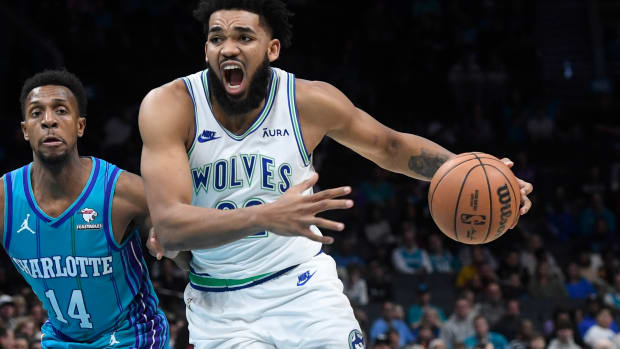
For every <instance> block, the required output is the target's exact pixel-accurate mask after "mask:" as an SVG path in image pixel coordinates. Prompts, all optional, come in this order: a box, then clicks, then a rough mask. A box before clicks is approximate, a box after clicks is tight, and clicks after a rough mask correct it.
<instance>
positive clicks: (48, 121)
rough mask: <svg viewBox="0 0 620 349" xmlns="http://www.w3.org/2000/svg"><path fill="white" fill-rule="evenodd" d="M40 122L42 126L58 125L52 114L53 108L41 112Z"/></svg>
mask: <svg viewBox="0 0 620 349" xmlns="http://www.w3.org/2000/svg"><path fill="white" fill-rule="evenodd" d="M41 124H42V126H43V127H56V126H58V120H56V116H55V115H54V111H53V110H46V111H45V113H44V114H43V118H41Z"/></svg>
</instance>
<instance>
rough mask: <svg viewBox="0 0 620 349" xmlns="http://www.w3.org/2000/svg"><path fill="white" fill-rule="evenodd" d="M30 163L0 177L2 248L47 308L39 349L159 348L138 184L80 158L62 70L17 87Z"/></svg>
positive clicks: (79, 120) (76, 92)
mask: <svg viewBox="0 0 620 349" xmlns="http://www.w3.org/2000/svg"><path fill="white" fill-rule="evenodd" d="M21 104H22V112H23V121H22V123H21V127H22V131H23V134H24V139H25V140H26V141H28V142H29V143H30V146H31V148H32V152H33V162H32V163H30V164H28V165H26V166H24V167H22V168H19V169H17V170H14V171H12V172H9V173H7V174H5V175H4V176H3V177H2V182H3V185H2V186H0V194H1V196H2V198H3V200H1V201H0V202H1V203H2V204H0V207H2V210H3V212H4V215H3V217H4V220H1V222H2V223H1V224H2V227H1V229H0V232H2V243H3V246H4V248H5V250H6V251H7V253H8V255H9V257H10V259H11V261H12V262H13V263H14V264H15V267H16V268H17V270H18V271H19V272H20V273H21V274H22V276H23V277H24V279H26V281H27V282H28V283H29V284H30V286H31V287H32V289H33V290H34V292H35V293H36V295H37V296H38V297H39V299H40V300H41V302H42V303H43V307H44V308H45V309H46V310H47V312H48V315H49V320H48V321H47V322H46V323H45V324H44V325H43V327H42V329H41V332H42V333H43V338H42V347H43V348H104V347H109V348H130V347H131V348H167V347H168V336H169V330H168V322H167V321H166V318H165V316H164V314H163V313H162V312H161V311H160V310H158V308H157V304H158V300H157V296H156V295H155V292H154V290H153V286H152V285H151V281H150V278H149V274H148V271H147V269H146V264H145V262H144V259H143V257H142V249H141V240H140V234H139V231H138V229H134V228H133V227H135V226H137V227H144V226H145V221H146V220H147V215H148V210H147V206H146V199H145V197H144V185H143V183H142V179H141V178H140V177H138V176H136V175H134V174H131V173H128V172H125V171H123V170H121V169H119V168H118V167H116V166H114V165H112V164H110V163H108V162H106V161H104V160H101V159H98V158H95V157H80V156H79V155H78V150H77V139H78V138H80V137H82V135H83V134H84V129H85V127H86V119H85V118H84V115H85V113H86V104H87V100H86V92H85V90H84V87H83V86H82V83H81V82H80V81H79V79H78V78H77V77H76V76H75V75H73V74H71V73H69V72H67V71H45V72H42V73H39V74H36V75H34V76H33V77H32V78H30V79H28V80H27V81H26V82H25V84H24V86H23V89H22V97H21Z"/></svg>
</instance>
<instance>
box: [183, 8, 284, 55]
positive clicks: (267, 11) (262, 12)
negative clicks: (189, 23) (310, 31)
mask: <svg viewBox="0 0 620 349" xmlns="http://www.w3.org/2000/svg"><path fill="white" fill-rule="evenodd" d="M219 10H243V11H248V12H252V13H256V14H257V15H258V16H259V17H260V20H261V22H262V21H264V22H265V24H267V26H268V27H269V29H271V31H272V35H273V38H275V39H278V40H280V42H281V43H282V46H283V47H284V48H287V47H289V46H291V43H292V37H293V26H292V25H291V23H290V22H289V19H290V18H291V17H292V16H293V13H292V12H291V11H289V10H288V9H287V8H286V4H285V3H284V2H282V1H281V0H200V2H199V3H198V7H197V8H196V10H194V18H196V19H197V20H198V21H200V23H202V26H203V31H204V33H205V35H207V33H208V32H209V18H211V15H212V14H213V12H216V11H219Z"/></svg>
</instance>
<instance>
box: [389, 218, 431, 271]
mask: <svg viewBox="0 0 620 349" xmlns="http://www.w3.org/2000/svg"><path fill="white" fill-rule="evenodd" d="M402 227H403V240H402V244H401V245H400V246H399V247H397V248H396V249H394V251H393V252H392V263H393V264H394V268H395V269H396V270H397V271H398V272H400V273H402V274H422V273H430V272H431V271H432V267H431V260H430V259H429V258H428V253H427V252H426V251H425V250H424V249H421V248H420V247H418V242H417V240H416V230H415V226H414V225H413V224H411V223H408V222H405V223H403V225H402Z"/></svg>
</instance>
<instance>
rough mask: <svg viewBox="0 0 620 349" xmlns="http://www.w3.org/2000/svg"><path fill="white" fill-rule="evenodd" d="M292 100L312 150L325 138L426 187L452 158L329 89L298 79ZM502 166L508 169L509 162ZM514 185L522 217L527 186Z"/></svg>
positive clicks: (528, 189) (529, 187) (448, 152)
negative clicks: (371, 114)
mask: <svg viewBox="0 0 620 349" xmlns="http://www.w3.org/2000/svg"><path fill="white" fill-rule="evenodd" d="M296 100H297V105H298V108H299V113H300V119H301V124H302V127H303V130H304V140H305V141H306V144H307V145H309V146H310V147H311V149H312V148H314V146H316V145H317V144H318V142H320V139H321V138H322V137H323V135H325V134H326V135H327V136H329V137H331V138H333V139H334V140H336V141H337V142H338V143H341V144H342V145H344V146H346V147H348V148H350V149H351V150H353V151H355V152H356V153H358V154H360V155H362V156H364V157H365V158H367V159H369V160H371V161H373V162H374V163H376V164H377V165H379V166H381V167H382V168H384V169H386V170H389V171H392V172H397V173H401V174H404V175H406V176H409V177H412V178H417V179H421V180H425V181H430V180H431V178H432V177H433V175H434V174H435V172H436V171H437V169H439V167H440V166H441V165H442V164H443V163H444V162H446V161H448V160H449V159H450V158H452V157H453V156H455V154H453V153H452V152H450V151H448V150H447V149H445V148H443V147H442V146H440V145H438V144H436V143H434V142H432V141H430V140H428V139H426V138H424V137H420V136H416V135H413V134H408V133H403V132H397V131H395V130H392V129H390V128H389V127H387V126H385V125H383V124H381V123H380V122H378V121H377V120H375V119H374V118H373V117H372V116H370V115H369V114H368V113H366V112H365V111H363V110H361V109H359V108H357V107H355V105H353V103H351V101H350V100H349V99H348V98H347V97H346V96H345V95H344V94H343V93H342V92H340V91H339V90H338V89H337V88H335V87H333V86H331V85H330V84H327V83H324V82H319V81H307V80H300V79H297V95H296ZM504 162H505V163H507V165H508V166H509V167H510V166H512V162H511V161H510V160H508V159H504ZM519 184H520V186H521V200H522V203H521V204H522V207H521V214H524V213H526V212H527V211H528V210H529V208H530V206H531V202H530V200H529V199H528V198H527V194H529V193H530V192H531V191H532V185H531V184H529V183H526V182H523V181H521V180H519Z"/></svg>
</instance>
